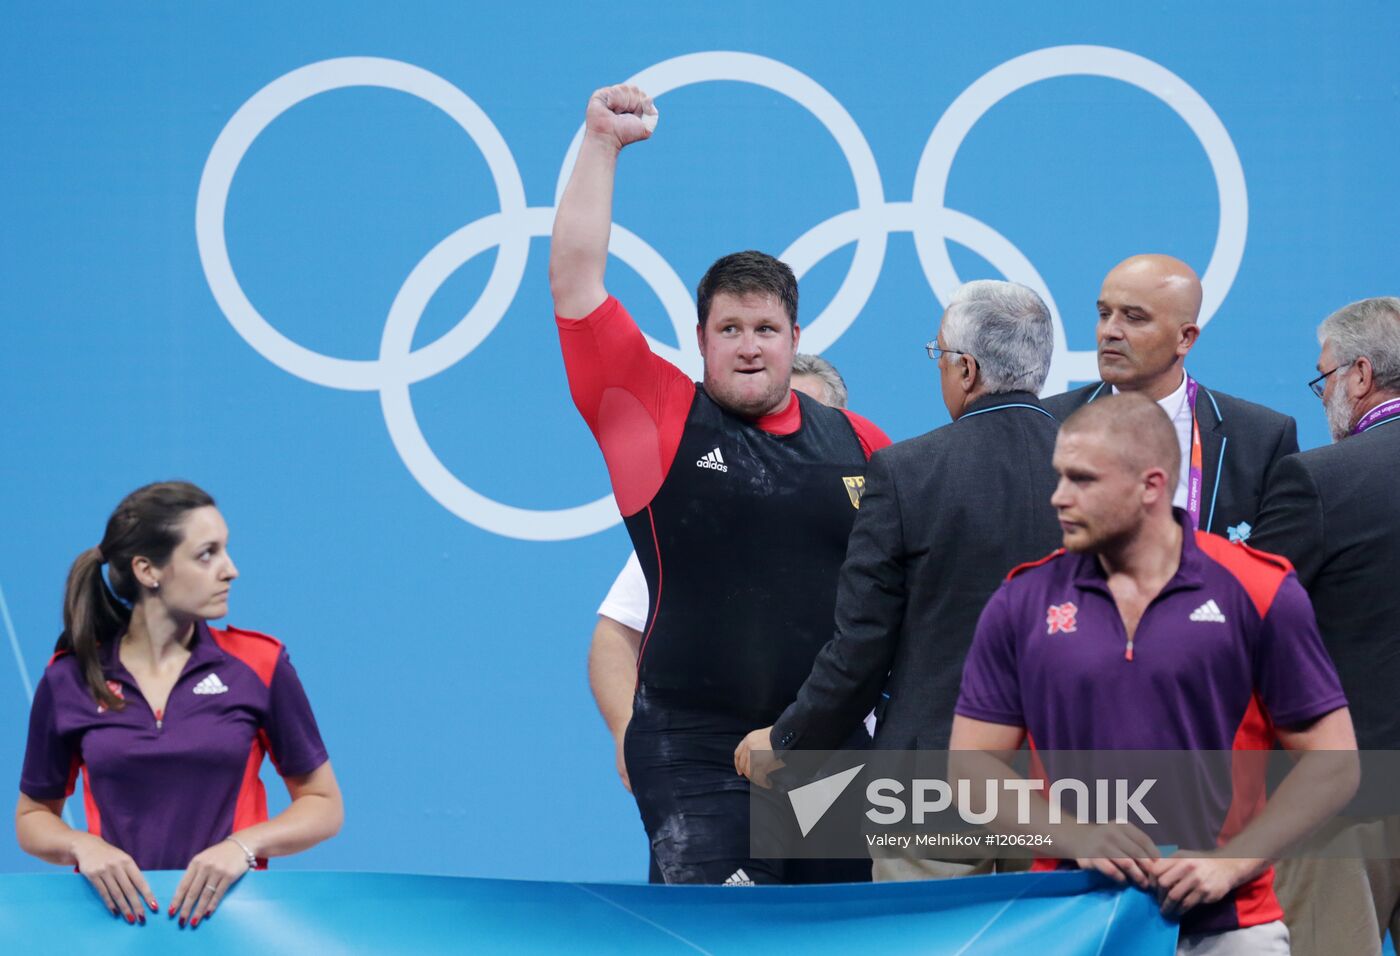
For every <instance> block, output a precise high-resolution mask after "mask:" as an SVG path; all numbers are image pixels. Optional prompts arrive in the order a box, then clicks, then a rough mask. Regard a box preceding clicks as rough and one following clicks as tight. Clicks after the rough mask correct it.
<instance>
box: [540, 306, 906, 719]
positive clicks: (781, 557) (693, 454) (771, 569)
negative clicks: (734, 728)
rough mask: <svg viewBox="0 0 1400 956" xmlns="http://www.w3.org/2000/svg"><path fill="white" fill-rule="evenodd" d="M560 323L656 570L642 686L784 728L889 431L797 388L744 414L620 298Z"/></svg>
mask: <svg viewBox="0 0 1400 956" xmlns="http://www.w3.org/2000/svg"><path fill="white" fill-rule="evenodd" d="M557 321H558V325H559V332H560V341H561V343H562V345H563V351H564V363H565V368H566V369H567V370H568V374H569V385H570V391H571V393H572V395H573V398H574V402H575V404H576V405H577V406H578V408H579V411H580V412H582V414H583V417H584V419H585V421H587V422H588V425H589V427H590V428H591V429H592V431H593V433H594V436H595V437H596V438H597V440H598V443H599V446H600V447H601V448H602V450H603V455H604V458H605V459H606V461H607V463H608V470H609V474H610V476H611V478H612V483H613V489H614V493H615V495H616V496H617V500H618V506H619V508H620V509H621V511H622V513H623V516H624V517H625V519H626V523H627V529H628V531H629V533H630V534H631V537H632V542H633V546H634V547H635V548H636V551H637V557H638V558H639V560H640V561H641V565H642V568H643V570H644V571H645V572H646V577H647V584H648V587H649V590H650V595H651V606H650V607H649V609H648V615H647V625H646V629H645V631H644V632H643V644H642V652H641V659H640V662H639V673H638V679H639V681H640V682H641V684H642V685H643V686H644V688H645V690H646V692H647V694H648V696H649V697H651V698H653V699H656V700H659V701H674V702H675V703H676V705H677V706H683V707H686V708H690V709H697V710H704V711H712V712H715V713H720V714H726V715H732V716H735V717H742V718H744V719H747V720H752V721H754V726H762V724H764V723H768V722H771V721H772V720H773V719H774V718H776V717H777V715H778V714H779V713H781V711H782V709H783V708H784V707H785V706H787V704H788V703H790V702H791V700H792V698H793V697H794V696H795V695H796V693H797V689H798V688H799V687H800V686H801V684H802V681H803V680H804V679H805V678H806V676H807V674H808V672H809V671H810V670H811V666H812V661H813V659H814V658H815V657H816V654H817V651H818V650H820V649H821V647H822V646H823V645H824V644H825V643H826V642H827V641H828V640H830V638H831V631H832V622H833V619H834V610H835V601H836V578H837V574H838V573H839V571H840V567H841V562H842V561H843V560H844V558H845V554H846V539H847V537H848V535H849V533H850V530H851V525H852V523H853V522H854V520H855V514H856V507H857V505H858V502H859V493H860V490H861V488H862V487H863V482H864V474H865V465H866V461H867V459H868V458H869V456H870V454H871V453H873V452H874V451H875V450H877V449H879V448H882V447H884V446H885V445H887V444H889V439H888V438H887V437H886V436H885V435H884V433H883V432H881V431H880V430H879V429H878V428H876V427H875V426H874V425H872V424H870V423H869V422H868V421H866V420H865V419H863V418H861V417H860V416H858V415H854V414H852V413H850V412H846V411H840V410H836V409H831V408H827V407H826V406H824V405H822V404H821V403H820V402H817V401H814V400H812V399H809V398H807V397H806V396H805V395H801V394H799V393H796V392H794V393H792V396H791V400H790V401H789V403H788V404H787V406H785V408H784V409H783V410H782V411H780V412H777V413H774V414H772V415H769V416H765V417H764V418H761V419H758V420H757V421H752V420H749V419H744V418H740V417H738V416H735V415H732V414H730V413H729V412H727V411H725V410H724V409H723V408H721V407H720V406H719V405H717V404H716V403H715V402H714V401H713V400H712V399H711V398H710V397H709V396H708V395H707V394H705V391H704V389H703V388H700V387H698V386H696V385H695V383H693V382H691V381H690V380H689V379H687V378H686V377H685V375H684V373H682V372H681V371H680V370H679V369H677V368H675V367H674V366H672V365H670V364H669V363H668V362H666V361H665V360H663V359H661V358H659V357H658V356H656V355H654V354H653V353H652V352H651V350H650V349H649V348H648V347H647V344H646V340H645V339H644V338H643V337H642V334H641V332H640V331H639V330H638V329H637V327H636V325H635V323H633V322H632V319H631V317H630V316H628V315H627V313H626V311H625V310H624V309H623V308H622V306H621V305H620V304H619V303H618V302H617V300H615V299H609V300H608V301H607V302H605V303H604V304H603V305H602V306H600V307H599V308H598V309H596V310H595V311H594V312H593V313H592V314H591V315H589V316H588V317H586V318H583V319H573V320H571V319H558V320H557Z"/></svg>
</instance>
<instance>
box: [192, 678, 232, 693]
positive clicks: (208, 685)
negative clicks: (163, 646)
mask: <svg viewBox="0 0 1400 956" xmlns="http://www.w3.org/2000/svg"><path fill="white" fill-rule="evenodd" d="M194 692H195V693H196V694H226V693H228V685H227V684H225V683H224V682H223V681H221V680H219V675H218V674H210V675H209V676H208V677H206V678H204V680H202V681H200V682H199V683H198V684H195V685H194Z"/></svg>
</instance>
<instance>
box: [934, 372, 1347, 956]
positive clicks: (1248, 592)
mask: <svg viewBox="0 0 1400 956" xmlns="http://www.w3.org/2000/svg"><path fill="white" fill-rule="evenodd" d="M1178 454H1179V451H1178V448H1177V442H1176V440H1175V435H1174V433H1173V429H1172V426H1171V423H1170V421H1169V420H1168V419H1167V417H1166V416H1165V415H1164V414H1163V413H1162V411H1161V410H1160V409H1159V408H1158V407H1157V406H1156V405H1155V404H1154V403H1153V402H1152V401H1151V400H1149V399H1148V398H1146V397H1145V396H1143V395H1142V394H1140V393H1139V394H1131V393H1130V394H1124V395H1115V396H1108V397H1105V398H1102V399H1100V400H1098V401H1096V402H1094V403H1093V404H1091V405H1088V406H1086V407H1085V408H1082V409H1081V410H1080V411H1078V412H1076V413H1075V414H1074V415H1071V416H1070V417H1069V419H1067V420H1066V421H1065V423H1064V425H1063V426H1062V427H1061V429H1060V433H1059V437H1058V439H1057V440H1056V443H1055V454H1054V465H1055V471H1056V472H1057V473H1058V475H1059V484H1058V485H1057V486H1056V489H1055V493H1054V495H1053V496H1052V497H1051V499H1050V503H1051V504H1052V505H1054V506H1055V510H1056V512H1057V513H1058V515H1059V521H1060V528H1061V530H1062V532H1063V536H1064V538H1063V540H1064V547H1063V548H1061V549H1060V550H1058V551H1056V552H1054V553H1052V554H1050V555H1049V556H1047V557H1045V558H1043V559H1041V560H1040V561H1036V562H1033V563H1031V564H1027V565H1022V566H1021V567H1019V568H1017V569H1015V570H1014V571H1012V572H1011V574H1010V575H1008V576H1007V579H1006V581H1005V583H1004V584H1002V586H1001V588H1000V589H998V590H997V592H996V593H995V594H994V595H992V599H991V600H990V601H989V602H987V606H986V608H984V609H983V611H982V616H981V618H980V619H979V620H978V622H977V631H976V633H975V635H974V636H973V640H972V648H971V650H970V651H969V652H968V656H967V663H966V665H965V666H964V668H963V675H962V687H961V691H960V693H959V695H958V703H957V707H956V710H955V714H956V716H955V717H954V719H953V730H952V739H951V742H950V743H949V748H950V749H951V750H954V751H965V750H980V751H995V752H1007V753H1014V752H1015V751H1016V750H1017V749H1018V748H1019V747H1020V746H1021V743H1022V741H1023V740H1024V739H1025V738H1026V736H1027V735H1028V734H1029V736H1030V737H1031V738H1033V739H1034V741H1035V746H1036V748H1037V749H1038V751H1040V752H1041V753H1049V752H1052V751H1113V750H1133V751H1142V750H1166V751H1199V750H1207V751H1232V750H1238V749H1265V750H1267V749H1268V748H1269V747H1270V746H1271V745H1272V743H1273V741H1274V740H1275V739H1276V740H1278V741H1279V742H1281V743H1282V744H1283V745H1284V746H1285V747H1287V748H1288V749H1290V750H1297V751H1310V750H1317V751H1348V750H1352V751H1354V750H1355V749H1356V739H1355V736H1354V734H1353V731H1352V725H1351V717H1350V714H1349V712H1348V711H1347V707H1346V698H1345V696H1344V695H1343V693H1342V688H1341V684H1340V682H1339V681H1338V678H1337V672H1336V670H1335V669H1334V668H1333V666H1332V661H1331V659H1330V658H1328V656H1327V652H1326V651H1325V650H1324V649H1323V646H1322V638H1321V637H1320V635H1319V634H1318V630H1317V622H1316V621H1315V620H1314V618H1313V612H1312V608H1311V606H1309V604H1308V598H1307V595H1306V594H1305V593H1304V591H1303V587H1302V585H1300V584H1299V583H1298V578H1297V576H1296V575H1295V574H1294V573H1293V571H1292V568H1291V567H1290V566H1289V564H1288V562H1287V561H1285V560H1283V559H1282V558H1278V557H1275V556H1274V555H1270V554H1264V553H1263V552H1259V551H1254V550H1252V549H1249V548H1246V547H1243V546H1241V545H1239V544H1230V543H1229V542H1227V541H1225V539H1223V538H1220V537H1217V536H1215V535H1211V534H1205V533H1201V532H1197V531H1196V530H1195V529H1194V528H1193V527H1192V526H1191V522H1190V519H1189V517H1188V515H1187V514H1186V512H1185V511H1184V510H1182V509H1181V508H1173V507H1172V503H1171V500H1172V486H1173V484H1174V483H1175V480H1176V474H1177V456H1178ZM1265 714H1267V715H1268V716H1265ZM1321 759H1323V760H1325V761H1327V762H1328V769H1333V768H1335V769H1337V770H1339V771H1340V770H1345V771H1347V772H1345V773H1342V772H1337V773H1330V774H1325V775H1322V777H1321V779H1322V783H1320V784H1319V783H1317V776H1316V769H1317V766H1316V765H1317V761H1316V760H1309V759H1308V758H1307V757H1303V758H1302V759H1300V761H1299V762H1298V764H1297V765H1296V766H1295V768H1294V770H1293V771H1292V772H1291V774H1290V777H1289V779H1288V780H1285V781H1284V782H1283V784H1282V785H1280V787H1279V788H1278V789H1277V790H1276V791H1275V793H1274V795H1273V796H1271V797H1270V798H1269V800H1268V803H1267V804H1265V805H1264V807H1263V809H1262V810H1260V809H1259V808H1258V805H1255V804H1253V802H1252V801H1251V800H1249V799H1248V798H1246V797H1245V796H1244V794H1243V792H1240V793H1236V794H1234V795H1231V794H1220V793H1216V792H1214V791H1213V790H1212V789H1211V788H1210V787H1205V786H1200V787H1191V786H1188V787H1185V788H1184V789H1183V790H1181V799H1182V800H1184V801H1190V803H1191V805H1189V806H1184V807H1183V809H1185V810H1188V811H1190V812H1189V813H1188V814H1185V815H1184V816H1183V819H1182V824H1183V825H1184V826H1188V827H1189V828H1190V829H1189V830H1188V829H1182V830H1181V831H1179V832H1178V833H1177V834H1176V835H1177V836H1178V837H1179V838H1180V840H1179V842H1180V844H1181V850H1180V851H1178V852H1176V853H1174V854H1173V855H1172V856H1170V857H1166V858H1162V857H1161V856H1160V855H1159V853H1158V851H1157V849H1156V848H1155V847H1153V846H1152V844H1151V842H1150V841H1149V840H1146V838H1145V837H1144V838H1143V840H1142V841H1138V840H1134V841H1133V842H1132V844H1131V845H1129V844H1119V845H1118V853H1117V854H1112V853H1110V854H1109V855H1108V856H1105V855H1104V854H1103V853H1102V851H1098V852H1095V851H1093V850H1090V849H1089V848H1088V847H1084V846H1083V844H1082V842H1081V841H1082V839H1083V832H1082V831H1081V832H1080V833H1078V834H1075V833H1067V834H1064V836H1063V838H1061V839H1057V840H1056V841H1055V844H1054V845H1055V850H1056V851H1057V852H1062V853H1065V855H1066V856H1068V857H1071V858H1073V860H1072V862H1073V863H1074V864H1077V865H1078V866H1080V867H1084V868H1092V869H1095V870H1098V871H1100V872H1101V873H1104V874H1106V875H1107V876H1109V877H1111V878H1113V879H1115V880H1117V881H1119V882H1123V881H1131V882H1133V883H1134V884H1136V885H1137V886H1138V887H1140V888H1141V889H1143V890H1145V891H1148V892H1152V893H1155V894H1156V895H1157V897H1158V899H1159V900H1160V902H1161V905H1162V910H1163V911H1164V912H1165V913H1167V914H1168V915H1171V916H1175V917H1179V918H1180V920H1181V940H1180V943H1179V946H1178V949H1177V952H1178V953H1179V954H1189V956H1206V954H1210V956H1237V954H1238V956H1246V954H1248V956H1261V954H1266V956H1287V954H1288V951H1289V949H1288V931H1287V929H1286V928H1285V926H1284V924H1283V922H1282V916H1283V911H1282V909H1281V908H1280V907H1279V904H1278V901H1277V899H1276V898H1275V897H1274V893H1273V889H1272V885H1273V870H1272V862H1273V860H1275V859H1277V858H1278V856H1279V855H1280V854H1281V853H1282V852H1283V850H1284V849H1285V848H1286V847H1288V846H1289V845H1290V844H1291V843H1292V842H1293V841H1294V840H1296V839H1298V838H1299V837H1301V836H1303V835H1305V834H1306V833H1308V832H1310V831H1311V830H1313V829H1314V828H1315V827H1317V826H1318V825H1319V824H1321V823H1322V822H1324V821H1325V820H1327V819H1328V818H1329V817H1331V815H1332V814H1333V813H1335V811H1336V810H1337V808H1339V807H1340V806H1342V805H1343V804H1345V803H1346V801H1347V800H1349V799H1350V798H1351V795H1352V794H1353V793H1354V792H1355V790H1356V781H1357V776H1358V774H1359V771H1358V770H1357V769H1356V767H1355V765H1354V764H1339V763H1338V762H1337V761H1335V760H1334V759H1330V758H1328V757H1327V756H1326V755H1323V756H1322V758H1321ZM1305 766H1306V767H1307V772H1308V776H1307V777H1306V778H1304V777H1301V776H1300V778H1299V779H1307V780H1309V781H1310V783H1311V784H1312V785H1303V786H1297V785H1294V786H1290V781H1291V780H1292V777H1293V775H1294V774H1299V772H1300V771H1303V770H1304V769H1305ZM1300 795H1302V796H1300ZM1231 796H1233V797H1234V799H1230V797H1231ZM1303 796H1305V797H1306V799H1303V798H1302V797H1303ZM1261 803H1262V801H1261ZM1244 806H1251V807H1252V809H1249V810H1245V811H1244V812H1243V813H1242V814H1240V816H1239V817H1238V818H1237V817H1236V816H1235V814H1236V812H1238V811H1240V809H1241V808H1242V807H1244ZM1188 821H1189V822H1188ZM1241 823H1243V824H1244V827H1243V829H1238V824H1241ZM1227 837H1228V839H1227ZM1067 841H1068V842H1067ZM1217 847H1219V849H1218V850H1217V849H1216V848H1217ZM1071 848H1073V849H1071ZM1079 849H1082V850H1083V852H1076V850H1079ZM1200 851H1214V852H1200ZM1056 865H1057V864H1056V861H1054V860H1037V861H1036V866H1035V869H1050V868H1054V867H1055V866H1056ZM1058 865H1060V866H1069V865H1071V860H1070V859H1066V860H1064V861H1061V862H1060V863H1059V864H1058Z"/></svg>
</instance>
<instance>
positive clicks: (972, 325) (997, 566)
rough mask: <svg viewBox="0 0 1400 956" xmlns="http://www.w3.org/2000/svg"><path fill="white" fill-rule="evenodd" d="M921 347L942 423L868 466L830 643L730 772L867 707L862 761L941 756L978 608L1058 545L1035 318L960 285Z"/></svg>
mask: <svg viewBox="0 0 1400 956" xmlns="http://www.w3.org/2000/svg"><path fill="white" fill-rule="evenodd" d="M926 348H927V349H928V353H929V357H930V358H933V359H936V360H937V362H938V373H939V385H940V390H941V392H942V397H943V403H944V405H945V407H946V408H947V409H948V414H949V415H950V416H952V418H953V422H952V424H950V425H945V426H943V427H942V428H936V429H934V430H933V431H931V432H928V433H927V434H925V435H922V436H920V437H918V438H913V439H910V440H908V441H904V442H899V443H897V444H895V445H891V446H890V447H889V448H886V449H884V450H882V451H880V452H878V453H877V454H876V455H875V456H874V457H873V458H872V459H871V462H870V470H869V471H868V472H867V474H866V479H865V495H864V497H863V498H862V499H861V506H860V513H859V514H858V515H857V516H856V523H855V527H854V528H852V530H851V540H850V544H849V545H848V547H847V552H846V563H845V564H844V565H843V566H842V568H841V577H840V582H839V584H838V587H837V597H836V619H835V636H834V637H833V638H832V639H831V641H830V642H829V643H828V644H827V645H826V647H825V648H823V649H822V652H821V654H819V655H818V657H817V660H816V664H815V665H814V667H813V669H812V673H811V674H810V675H809V676H808V678H807V680H806V682H805V683H804V684H803V685H802V688H801V690H800V691H798V693H797V697H796V699H795V700H794V702H793V703H792V704H791V706H789V707H788V708H787V709H786V710H785V711H784V712H783V714H782V716H781V717H779V718H778V720H777V721H776V723H775V724H774V725H773V726H772V727H764V728H762V729H761V730H756V731H754V732H752V733H751V734H749V735H748V736H747V737H746V738H745V740H744V742H743V744H741V745H740V748H739V751H738V752H736V754H735V763H736V766H737V767H738V768H739V769H740V771H741V772H744V773H746V774H747V773H749V772H752V770H753V768H752V767H751V764H750V753H751V752H752V751H754V750H759V751H765V750H773V749H777V750H787V749H793V748H801V749H805V750H832V749H836V748H839V747H840V746H841V745H842V742H843V740H845V739H846V738H847V737H848V736H849V734H850V733H851V731H852V728H855V727H858V726H859V725H860V722H861V720H862V718H863V717H864V716H865V714H866V713H867V712H868V711H869V710H870V709H871V707H876V705H877V704H878V705H879V706H878V707H877V718H878V719H877V722H876V728H875V744H874V745H875V746H876V747H877V748H881V749H886V750H914V749H934V750H941V749H943V748H945V747H946V746H947V743H948V733H949V730H950V727H951V724H952V720H953V706H954V704H955V703H956V701H957V697H958V676H959V675H960V674H961V673H962V662H963V658H964V657H965V656H966V654H967V649H968V645H969V644H970V643H971V641H972V633H973V629H974V628H975V627H976V624H977V615H978V613H979V612H980V611H981V610H982V605H983V604H984V603H986V601H987V599H988V598H989V597H991V595H992V592H994V591H995V590H996V589H997V586H998V585H999V584H1000V583H1001V580H1002V578H1003V577H1005V576H1006V573H1007V572H1008V571H1009V570H1011V569H1012V568H1013V567H1015V566H1016V565H1018V564H1020V563H1022V562H1023V561H1029V560H1031V559H1032V558H1034V557H1037V556H1038V555H1041V554H1044V553H1045V552H1046V551H1048V550H1050V549H1051V548H1053V547H1054V546H1055V542H1056V541H1057V540H1059V529H1058V526H1057V524H1056V522H1055V512H1054V509H1053V508H1051V507H1050V494H1051V492H1052V491H1053V490H1054V488H1055V473H1054V470H1053V469H1052V468H1051V466H1050V456H1051V451H1052V450H1053V448H1054V446H1055V433H1056V429H1057V428H1058V427H1059V426H1058V423H1057V422H1056V421H1055V419H1054V418H1053V417H1052V416H1051V415H1050V413H1049V412H1047V411H1046V410H1045V409H1044V408H1042V407H1041V405H1040V402H1039V400H1038V399H1037V398H1036V393H1037V392H1038V391H1039V390H1040V387H1041V386H1042V385H1043V384H1044V382H1045V375H1046V373H1047V372H1048V370H1049V368H1050V358H1051V355H1052V354H1053V352H1054V331H1053V328H1052V326H1051V321H1050V313H1049V310H1048V309H1047V308H1046V307H1045V303H1044V302H1042V301H1041V299H1040V297H1039V296H1037V295H1036V294H1035V293H1034V292H1032V291H1031V290H1030V289H1027V288H1026V287H1024V286H1021V285H1017V284H1015V283H1011V282H1000V281H992V280H984V281H979V282H969V283H968V284H967V285H965V286H963V287H962V288H961V289H959V290H958V291H957V293H955V294H954V296H953V298H952V300H951V301H950V302H949V303H948V308H947V310H946V311H945V312H944V313H943V319H942V322H941V324H940V327H939V329H938V335H937V338H936V339H935V340H934V341H933V342H930V343H928V345H927V346H926ZM989 863H990V861H983V863H982V865H981V866H982V868H983V869H986V868H987V867H988V865H989ZM975 868H976V867H975V865H973V864H968V863H966V862H952V861H937V860H902V859H899V860H879V861H877V862H876V865H875V871H874V872H875V877H876V878H877V879H908V878H918V877H930V876H955V875H962V874H965V873H969V872H972V871H973V870H974V869H975Z"/></svg>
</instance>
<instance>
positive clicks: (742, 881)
mask: <svg viewBox="0 0 1400 956" xmlns="http://www.w3.org/2000/svg"><path fill="white" fill-rule="evenodd" d="M724 885H725V886H753V880H751V879H749V875H748V874H747V873H745V872H744V868H743V867H742V866H741V867H739V869H737V870H735V871H734V872H733V873H731V874H729V879H727V880H725V881H724Z"/></svg>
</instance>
